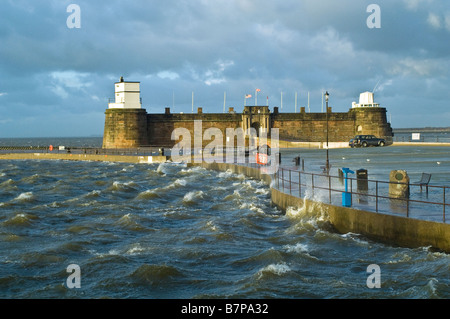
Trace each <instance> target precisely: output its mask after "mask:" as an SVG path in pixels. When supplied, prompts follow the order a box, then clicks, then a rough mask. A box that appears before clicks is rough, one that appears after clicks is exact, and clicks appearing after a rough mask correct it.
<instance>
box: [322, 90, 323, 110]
mask: <svg viewBox="0 0 450 319" xmlns="http://www.w3.org/2000/svg"><path fill="white" fill-rule="evenodd" d="M322 113H323V91H322Z"/></svg>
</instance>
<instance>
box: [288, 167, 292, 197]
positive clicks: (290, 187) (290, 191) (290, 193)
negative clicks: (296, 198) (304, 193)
mask: <svg viewBox="0 0 450 319" xmlns="http://www.w3.org/2000/svg"><path fill="white" fill-rule="evenodd" d="M289 195H292V185H291V170H289Z"/></svg>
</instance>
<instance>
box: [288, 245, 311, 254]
mask: <svg viewBox="0 0 450 319" xmlns="http://www.w3.org/2000/svg"><path fill="white" fill-rule="evenodd" d="M284 248H285V249H286V251H287V252H288V253H298V254H301V253H306V252H308V251H309V248H308V245H305V244H302V243H297V244H295V245H285V246H284Z"/></svg>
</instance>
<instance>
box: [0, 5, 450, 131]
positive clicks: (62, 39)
mask: <svg viewBox="0 0 450 319" xmlns="http://www.w3.org/2000/svg"><path fill="white" fill-rule="evenodd" d="M75 2H76V4H78V5H79V6H80V8H81V28H80V29H69V28H68V27H67V25H66V19H67V17H68V16H69V14H70V13H68V12H66V9H67V6H68V5H69V4H70V3H75ZM371 3H373V1H357V2H356V1H353V0H343V1H331V0H330V1H315V0H314V1H313V0H304V1H298V0H285V1H273V0H272V1H270V0H259V1H254V0H240V1H238V0H231V1H230V0H228V1H225V0H216V1H206V0H176V1H144V0H141V1H129V2H124V1H119V0H115V1H102V2H98V1H86V0H83V1H81V0H80V1H46V2H42V1H41V2H36V1H26V0H16V1H12V0H10V1H6V3H3V4H2V11H1V12H0V41H1V43H2V45H1V46H0V72H1V75H2V76H1V79H0V112H2V119H1V120H0V135H1V136H37V135H53V136H57V135H62V136H67V135H91V134H102V132H103V116H104V114H103V113H104V110H105V108H106V107H107V102H108V98H110V97H112V96H113V93H114V92H113V83H114V82H115V81H117V80H118V78H119V77H120V76H121V75H123V76H124V77H125V78H126V79H128V80H134V81H141V92H142V94H141V95H142V97H143V101H144V106H145V107H146V108H147V110H148V111H149V112H163V111H164V107H166V106H170V107H173V110H174V112H191V108H192V105H191V96H192V92H194V93H195V94H194V95H195V98H194V102H195V108H196V107H197V106H202V107H204V110H205V111H206V112H222V110H223V97H224V92H226V95H227V105H226V107H227V108H228V106H234V107H235V108H236V109H238V110H239V109H240V108H242V106H243V102H244V99H243V97H244V95H245V94H254V91H255V89H256V88H260V89H261V90H262V91H261V93H260V97H259V98H258V102H259V103H264V104H265V103H266V98H267V97H269V105H270V106H275V105H277V106H280V103H281V92H283V111H294V96H295V92H297V94H298V106H306V105H307V95H308V92H309V93H310V109H311V111H315V112H320V111H321V109H322V98H321V94H322V92H323V91H325V90H328V91H329V92H330V94H331V96H330V103H331V104H332V106H333V109H334V110H336V111H342V112H344V111H347V110H348V109H349V108H350V107H351V102H352V101H357V99H358V97H359V93H360V92H363V91H366V90H372V89H374V87H375V86H376V85H377V84H378V86H377V89H376V91H375V96H376V99H377V100H378V102H379V103H381V104H382V106H386V107H387V108H388V111H389V113H390V114H391V116H392V119H393V125H394V126H397V127H410V126H446V125H448V123H450V121H449V120H450V115H449V112H448V111H447V109H448V105H447V104H448V102H447V99H446V98H445V97H444V94H442V92H444V89H445V88H447V87H448V86H449V76H448V74H449V68H450V62H449V61H450V60H449V54H450V51H449V50H448V49H449V45H448V43H449V42H448V39H449V37H450V11H449V10H448V8H447V7H446V4H445V3H443V2H442V1H437V0H402V1H387V0H382V1H377V4H378V5H379V6H380V8H381V28H380V29H369V28H368V27H367V25H366V20H367V18H368V16H369V15H370V13H368V12H366V8H367V6H368V5H369V4H371ZM430 107H432V109H433V112H429V109H430ZM435 114H437V115H435ZM394 119H395V121H394Z"/></svg>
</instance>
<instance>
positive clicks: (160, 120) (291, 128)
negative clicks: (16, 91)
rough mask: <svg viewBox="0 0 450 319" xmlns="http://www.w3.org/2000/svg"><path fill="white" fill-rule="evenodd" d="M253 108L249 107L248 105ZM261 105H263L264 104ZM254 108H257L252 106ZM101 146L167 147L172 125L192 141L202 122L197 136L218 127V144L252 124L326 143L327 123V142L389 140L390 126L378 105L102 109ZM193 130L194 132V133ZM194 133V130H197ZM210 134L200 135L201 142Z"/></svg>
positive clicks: (171, 142)
mask: <svg viewBox="0 0 450 319" xmlns="http://www.w3.org/2000/svg"><path fill="white" fill-rule="evenodd" d="M253 108H254V109H253ZM263 108H264V109H263ZM256 109H258V112H255V110H256ZM105 116H106V117H105V131H104V138H103V147H104V148H127V147H140V146H149V145H151V146H161V147H172V146H173V145H175V144H176V143H178V142H180V140H181V138H180V139H178V140H172V139H171V137H172V132H173V131H174V130H175V129H176V128H185V129H187V130H188V131H189V133H190V135H191V145H192V146H193V145H194V139H198V138H200V136H195V130H194V123H195V121H201V125H202V131H201V134H202V137H203V136H204V133H205V131H206V130H207V129H208V128H217V129H219V130H220V131H221V132H222V136H223V141H222V143H223V145H226V142H227V141H226V129H227V128H232V129H236V128H243V129H244V130H245V129H247V128H249V127H253V128H255V129H257V131H258V130H259V129H262V130H267V131H268V132H269V133H270V129H273V128H277V129H279V139H280V140H284V141H294V142H325V141H326V135H327V127H328V141H329V142H348V141H349V140H350V139H351V138H353V137H354V136H355V135H359V134H363V135H369V134H371V135H375V136H377V137H380V138H384V139H386V141H387V144H391V143H392V137H393V133H392V128H391V126H390V124H389V123H388V122H387V119H386V109H385V108H381V107H360V108H352V109H350V110H349V111H348V112H332V109H331V108H328V114H327V113H325V112H324V113H306V112H305V110H304V108H302V109H301V111H300V112H299V113H280V112H278V108H277V107H275V108H274V111H273V112H270V111H269V110H268V107H259V106H258V107H245V108H244V112H242V113H236V112H234V110H232V109H231V110H230V112H228V113H203V112H202V109H201V108H199V109H198V112H197V113H191V114H178V113H177V114H172V113H171V112H170V109H169V108H166V111H165V113H164V114H147V113H146V111H145V110H144V109H134V110H133V109H108V110H107V111H106V112H105ZM197 133H198V132H197ZM197 135H198V134H197ZM212 140H213V139H205V138H202V147H205V146H206V145H208V144H209V143H211V141H212Z"/></svg>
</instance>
